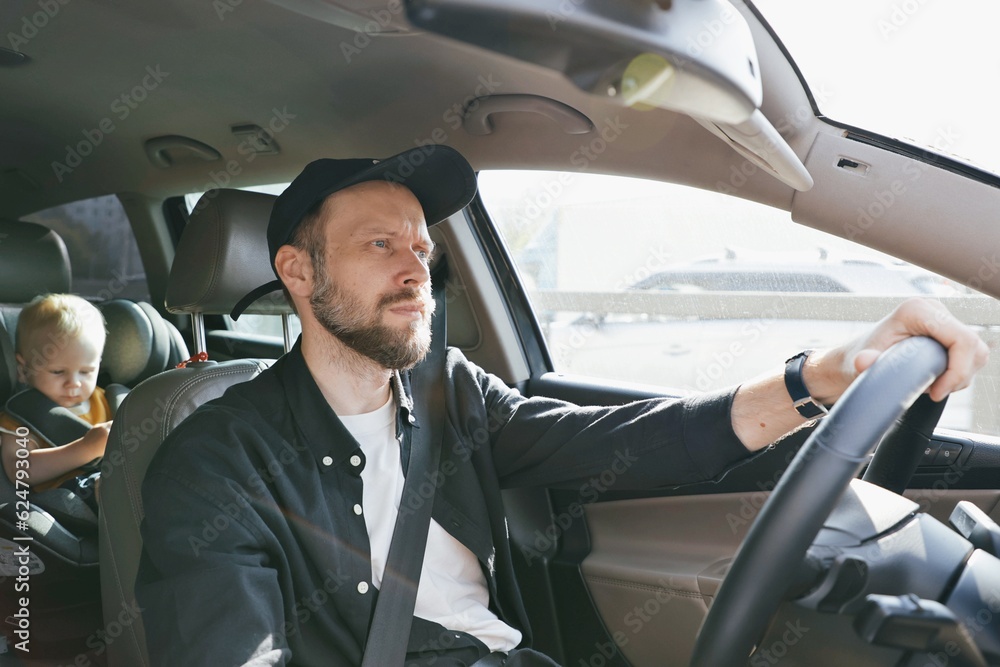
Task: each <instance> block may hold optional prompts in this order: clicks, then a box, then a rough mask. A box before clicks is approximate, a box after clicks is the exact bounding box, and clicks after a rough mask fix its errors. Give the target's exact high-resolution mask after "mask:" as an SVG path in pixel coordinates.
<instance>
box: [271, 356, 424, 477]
mask: <svg viewBox="0 0 1000 667" xmlns="http://www.w3.org/2000/svg"><path fill="white" fill-rule="evenodd" d="M280 376H281V382H282V384H283V385H284V389H285V392H284V393H285V398H286V400H287V401H288V407H289V410H290V411H291V413H292V418H293V421H294V423H295V425H296V428H297V429H298V431H299V433H300V434H301V435H302V437H303V438H304V439H305V444H306V446H308V447H309V449H310V450H311V451H312V453H313V456H315V457H316V461H317V463H318V464H319V469H320V470H327V469H329V468H330V467H332V466H341V465H347V467H348V468H350V469H352V470H356V471H357V473H358V474H360V471H361V470H362V469H363V468H364V465H363V463H362V465H360V466H352V465H350V460H351V458H352V457H353V456H360V457H361V460H362V462H363V461H364V453H363V452H362V451H361V446H360V445H359V444H358V442H357V441H356V440H355V439H354V437H353V436H352V435H351V433H350V431H348V430H347V427H345V426H344V424H343V422H341V421H340V418H339V417H337V414H336V413H335V412H334V411H333V408H331V407H330V404H329V403H327V402H326V398H324V397H323V392H321V391H320V389H319V385H317V384H316V380H315V379H314V378H313V376H312V373H311V372H310V370H309V367H308V366H307V365H306V360H305V357H304V356H303V355H302V338H301V337H299V339H298V340H297V341H296V342H295V345H294V346H293V347H292V349H291V350H290V351H289V352H288V354H286V355H285V356H284V363H283V364H281V368H280ZM406 380H407V379H406V378H403V377H402V375H401V374H400V373H399V372H398V371H396V372H394V373H393V374H392V380H391V381H390V386H391V388H392V393H393V396H394V397H395V401H396V406H397V411H399V412H401V413H402V418H403V419H404V420H406V421H408V422H409V423H411V424H414V423H415V420H414V418H413V399H412V398H411V397H410V394H409V383H408V382H407V381H406ZM327 457H330V458H331V459H332V461H333V463H332V465H329V464H327V463H324V460H325V459H326V458H327Z"/></svg>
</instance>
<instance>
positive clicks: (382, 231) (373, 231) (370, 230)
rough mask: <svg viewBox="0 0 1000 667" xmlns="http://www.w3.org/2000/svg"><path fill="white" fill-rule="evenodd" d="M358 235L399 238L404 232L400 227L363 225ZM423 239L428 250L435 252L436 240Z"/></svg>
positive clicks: (363, 236)
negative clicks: (389, 227) (401, 231)
mask: <svg viewBox="0 0 1000 667" xmlns="http://www.w3.org/2000/svg"><path fill="white" fill-rule="evenodd" d="M357 235H358V236H360V237H362V238H368V237H371V236H387V237H389V238H398V237H400V236H401V235H402V234H401V233H400V231H399V230H398V229H395V230H394V229H387V228H384V227H362V228H360V229H359V230H358V231H357ZM422 240H423V241H425V245H426V246H427V252H434V248H436V247H437V246H436V245H435V243H434V241H433V240H431V239H430V238H427V239H422Z"/></svg>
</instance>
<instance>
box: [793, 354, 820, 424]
mask: <svg viewBox="0 0 1000 667" xmlns="http://www.w3.org/2000/svg"><path fill="white" fill-rule="evenodd" d="M810 354H812V350H804V351H802V352H799V353H798V354H796V355H795V356H794V357H791V358H790V359H788V360H787V361H786V362H785V389H787V390H788V395H789V396H791V397H792V405H793V406H794V407H795V409H796V410H797V411H798V413H799V414H800V415H802V416H803V417H805V418H806V419H817V418H819V417H825V416H826V415H827V412H828V411H827V409H826V406H824V405H823V404H822V403H820V402H819V401H817V400H816V399H815V398H813V397H812V396H811V395H810V394H809V390H808V389H806V383H805V382H804V381H803V380H802V367H803V366H805V363H806V359H807V358H808V357H809V355H810Z"/></svg>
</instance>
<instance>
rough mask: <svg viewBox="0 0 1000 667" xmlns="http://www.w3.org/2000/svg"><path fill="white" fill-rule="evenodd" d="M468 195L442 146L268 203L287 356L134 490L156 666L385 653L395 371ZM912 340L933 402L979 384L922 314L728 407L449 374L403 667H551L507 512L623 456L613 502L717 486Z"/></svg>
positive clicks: (399, 434)
mask: <svg viewBox="0 0 1000 667" xmlns="http://www.w3.org/2000/svg"><path fill="white" fill-rule="evenodd" d="M475 189H476V179H475V173H474V172H473V170H472V168H471V167H470V165H469V164H468V163H467V162H466V160H465V159H464V158H463V157H462V156H461V155H459V154H458V153H457V152H456V151H454V150H453V149H450V148H448V147H444V146H436V147H434V148H433V150H431V151H427V150H426V148H421V149H414V150H410V151H406V152H404V153H401V154H399V155H396V156H393V157H391V158H387V159H385V160H381V161H378V160H371V159H355V160H332V159H323V160H317V161H315V162H312V163H310V164H309V165H308V166H307V167H306V168H305V169H304V170H303V172H302V173H301V174H300V175H299V176H298V177H297V178H296V179H295V180H294V181H293V182H292V183H291V184H290V185H289V186H288V188H287V189H286V190H285V191H284V192H283V193H282V194H281V195H280V196H279V197H278V199H277V201H276V202H275V205H274V208H273V211H272V214H271V218H270V222H269V226H268V232H267V242H268V248H269V251H270V256H271V260H272V265H273V268H274V271H275V274H276V276H277V277H278V279H279V280H280V286H281V287H283V288H284V290H285V291H286V293H287V295H288V298H289V299H290V300H291V302H292V303H293V304H294V307H295V309H296V311H297V313H298V315H299V317H300V319H301V322H302V335H301V337H300V339H299V340H298V342H297V343H296V345H295V346H294V348H293V349H292V350H291V351H290V352H289V353H288V354H286V355H285V356H283V357H282V358H281V359H279V360H278V361H277V362H276V363H275V364H274V365H273V366H272V367H271V368H270V369H268V370H266V371H264V372H263V373H262V374H261V375H260V376H259V377H257V378H255V379H254V380H252V381H250V382H247V383H244V384H241V385H236V386H234V387H232V388H231V389H229V390H228V391H227V392H226V394H225V395H224V396H223V397H222V398H220V399H217V400H215V401H212V402H210V403H208V404H206V405H204V406H202V407H201V408H199V409H198V410H197V411H196V412H195V413H194V414H192V415H191V417H189V418H188V419H187V420H186V421H185V422H184V423H182V424H181V425H180V426H179V427H178V428H177V429H176V430H175V431H174V432H173V433H172V434H171V435H170V436H169V438H168V439H167V440H166V441H165V442H164V443H163V445H162V446H161V448H160V450H159V451H158V453H157V455H156V457H155V458H154V460H153V462H152V463H151V464H150V466H149V470H148V473H147V477H146V480H145V482H144V485H143V500H144V504H145V511H146V516H145V521H144V523H143V528H142V532H143V540H144V551H143V556H142V561H141V564H140V569H139V575H138V580H137V583H136V597H137V599H138V602H139V604H140V605H141V607H142V608H143V609H144V619H145V627H146V632H147V642H148V645H149V653H150V656H151V658H152V659H153V661H154V663H156V664H163V665H194V664H214V665H232V664H253V665H345V666H346V665H359V664H361V662H362V657H363V655H364V654H365V650H366V644H369V643H371V642H377V641H380V638H379V637H369V629H370V624H371V621H372V616H373V610H374V609H375V607H376V599H377V596H378V592H379V589H380V588H381V585H382V583H383V580H384V578H385V577H386V562H387V557H388V553H389V548H390V544H391V543H392V538H393V527H394V525H395V522H396V518H397V514H398V513H399V507H400V498H401V497H402V491H403V487H404V483H405V480H406V471H407V469H408V465H409V462H410V461H411V459H412V457H411V447H410V446H411V443H412V442H413V440H414V431H415V430H416V429H420V428H423V427H425V425H424V424H422V423H420V421H421V420H419V419H418V418H417V417H416V416H415V414H414V412H415V410H414V407H415V404H417V403H418V402H420V401H421V400H422V397H421V396H420V395H414V394H412V393H411V391H410V386H411V385H410V372H409V371H410V369H412V368H414V367H415V366H416V365H417V364H419V363H420V361H421V360H422V359H423V358H424V357H425V355H426V354H427V352H428V350H429V348H430V345H431V326H430V322H431V314H432V312H433V310H434V301H433V299H432V295H431V282H430V264H431V261H432V257H433V255H434V252H435V249H434V243H433V241H432V240H431V238H430V236H429V234H428V226H429V225H433V224H436V223H437V222H440V221H441V220H444V219H446V218H447V217H449V216H450V215H452V214H453V213H456V212H457V211H460V210H461V209H462V208H463V207H464V206H465V205H466V204H467V203H468V202H469V201H470V200H471V199H472V197H473V196H474V194H475ZM270 287H271V286H268V288H270ZM265 289H267V288H265ZM918 335H926V336H931V337H933V338H935V339H937V340H938V341H939V342H940V343H941V344H942V345H943V346H945V348H946V349H947V350H948V368H947V370H946V372H945V373H943V374H942V375H941V376H940V377H939V378H938V379H937V380H936V381H935V382H934V383H933V384H932V385H931V387H930V389H929V393H930V395H931V397H932V398H933V399H935V400H941V399H943V398H944V397H945V396H946V395H947V394H949V393H950V392H952V391H955V390H958V389H961V388H963V387H965V386H967V385H968V384H969V382H970V381H971V378H972V376H973V374H974V373H975V371H976V370H978V369H979V368H980V367H982V366H983V365H984V364H985V362H986V357H987V354H988V351H987V348H986V346H985V344H984V343H983V342H982V341H981V340H980V339H979V338H978V337H977V336H976V334H975V333H974V332H972V331H971V330H970V329H969V328H967V327H966V326H964V325H963V324H961V323H960V322H959V321H958V320H957V319H955V318H954V317H953V316H952V315H951V314H950V313H948V312H947V310H945V309H944V307H943V306H941V305H940V304H939V303H937V302H934V301H930V300H922V299H914V300H910V301H907V302H905V303H904V304H902V305H901V306H900V307H899V308H897V309H896V310H894V311H893V312H892V313H890V314H889V315H888V316H887V317H886V318H885V319H883V320H882V321H880V322H878V323H877V324H876V325H874V326H873V327H872V328H871V329H870V330H869V331H868V332H867V333H866V334H865V335H863V336H861V337H860V338H858V339H855V340H853V341H850V342H847V343H845V344H844V345H842V346H840V347H837V348H833V349H828V350H818V351H815V352H811V353H808V354H801V355H796V356H795V357H793V358H792V359H790V360H789V364H788V367H787V368H786V369H780V368H779V369H776V372H775V373H774V374H773V375H770V376H767V377H763V378H758V379H756V380H753V381H750V382H747V383H744V384H742V385H740V386H739V387H737V388H732V389H728V390H724V391H718V392H713V393H709V394H703V395H698V396H692V397H685V398H681V399H649V400H643V401H637V402H634V403H629V404H627V405H622V406H614V407H579V406H575V405H572V404H569V403H565V402H562V401H558V400H554V399H549V398H544V397H533V398H526V397H524V396H522V395H521V394H520V393H519V392H517V391H516V390H513V389H510V388H508V387H507V386H505V385H504V384H503V383H502V382H501V381H500V380H499V379H498V378H496V377H494V376H492V375H490V374H488V373H486V372H485V371H483V370H482V369H480V368H478V367H476V366H475V365H473V364H472V363H470V362H469V361H467V360H466V359H465V357H464V356H463V355H462V354H461V352H460V351H458V350H454V349H452V350H449V351H448V353H447V358H446V361H445V363H444V379H445V380H444V397H445V406H446V414H444V415H443V419H444V423H445V428H444V429H443V430H444V439H443V442H442V445H441V454H440V462H439V464H438V468H437V469H438V470H439V471H441V472H442V474H441V475H440V477H439V479H440V480H441V482H440V484H438V488H437V490H436V496H435V497H434V501H433V509H432V512H431V520H430V527H429V529H428V530H427V545H426V549H425V555H424V560H423V564H422V566H421V569H420V576H419V583H418V586H417V589H416V602H415V610H414V613H413V622H412V627H411V629H410V632H409V639H408V644H407V657H406V663H405V664H407V665H432V664H433V665H455V666H459V665H472V664H474V663H476V662H477V661H479V660H484V661H488V662H483V663H480V664H491V665H499V664H506V665H508V667H517V666H519V665H553V664H555V663H554V662H552V661H551V660H550V659H549V658H547V657H545V656H543V655H541V654H540V653H537V652H535V651H532V650H531V649H530V646H531V632H530V628H529V626H528V622H527V617H526V614H525V610H524V606H523V603H522V600H521V596H520V593H519V591H518V587H517V582H516V581H515V578H514V569H513V561H512V554H511V545H510V541H509V538H508V534H507V526H506V520H505V516H504V508H503V502H502V497H501V493H500V492H501V489H502V488H507V487H516V486H529V485H531V486H569V487H578V486H579V485H580V484H581V483H584V482H586V480H588V479H590V478H591V477H593V476H595V475H600V473H601V472H603V471H605V470H607V469H609V468H611V466H612V465H614V464H615V462H616V461H620V460H622V457H623V456H624V457H627V460H629V461H635V463H634V464H632V465H628V466H624V470H622V468H623V466H618V467H616V468H615V470H616V471H618V470H622V472H621V473H620V474H619V475H617V481H616V486H615V488H618V489H629V488H658V487H669V486H674V485H678V484H682V483H688V482H695V481H702V480H709V479H715V478H717V477H719V476H720V475H722V474H724V473H725V471H726V470H727V469H728V468H729V467H730V466H732V465H734V464H736V463H738V462H740V461H742V460H743V459H745V458H746V457H747V456H750V455H751V454H752V453H753V452H756V451H759V450H761V449H763V448H765V447H767V446H768V445H769V444H770V443H773V442H774V441H776V440H778V439H779V438H780V437H781V436H783V435H785V434H786V433H789V432H791V431H793V430H795V429H797V428H799V427H800V426H801V425H803V424H804V423H806V422H807V421H809V419H810V418H812V417H815V416H817V415H818V414H820V413H821V412H822V411H821V410H820V409H819V408H818V407H817V406H820V405H829V404H832V403H834V402H835V401H836V400H837V398H838V397H839V396H840V395H841V394H842V393H843V392H844V391H845V390H846V389H847V388H848V386H849V385H850V384H851V382H852V381H853V380H854V379H855V378H856V377H857V375H858V374H859V373H860V372H861V371H863V370H864V369H866V368H867V367H868V366H870V365H871V364H872V363H874V361H875V359H876V358H877V357H878V355H879V354H880V353H881V352H883V351H884V350H886V349H888V348H889V347H890V346H892V345H893V344H894V343H896V342H898V341H900V340H902V339H904V338H907V337H910V336H918ZM789 352H795V351H794V350H791V351H789ZM786 377H787V378H790V379H791V381H792V384H787V385H786ZM790 387H794V388H798V387H801V388H802V389H801V391H802V392H804V393H805V395H804V396H798V395H796V396H793V395H791V394H790ZM792 391H795V389H792ZM206 523H207V525H211V526H215V527H216V530H214V531H212V533H211V535H210V536H208V537H211V539H208V537H207V536H206V535H205V532H204V530H203V525H205V524H206ZM504 661H506V663H504Z"/></svg>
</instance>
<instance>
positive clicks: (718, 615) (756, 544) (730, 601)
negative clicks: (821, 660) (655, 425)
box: [691, 337, 948, 667]
mask: <svg viewBox="0 0 1000 667" xmlns="http://www.w3.org/2000/svg"><path fill="white" fill-rule="evenodd" d="M947 363H948V355H947V352H945V350H944V348H943V347H942V346H941V345H940V344H939V343H938V342H937V341H935V340H932V339H930V338H924V337H916V338H907V339H905V340H903V341H901V342H899V343H897V344H896V345H894V346H892V347H891V348H890V349H888V350H886V351H885V352H884V353H883V354H882V355H880V356H879V358H878V360H877V361H876V362H875V363H874V364H873V365H872V367H871V368H869V369H868V370H867V371H865V372H864V373H863V374H862V375H861V376H860V377H859V378H858V379H857V380H856V381H855V382H854V383H853V384H852V385H851V387H850V388H849V389H848V390H847V392H845V393H844V395H843V396H842V397H841V398H840V400H839V401H837V403H836V405H835V406H834V408H833V409H832V410H831V411H830V414H829V416H827V417H826V418H825V419H824V420H823V421H822V422H821V424H820V426H819V427H818V428H817V429H816V430H815V431H814V432H813V433H812V435H811V436H810V437H809V439H808V440H806V443H805V444H804V445H803V446H802V449H800V450H799V453H798V454H797V455H796V457H795V459H794V460H793V461H792V463H791V465H790V466H789V467H788V470H787V471H786V472H785V474H784V475H782V477H781V481H780V482H779V483H778V485H777V486H776V487H775V489H774V491H773V493H772V494H771V497H770V498H769V499H768V501H767V502H766V503H765V504H764V507H763V508H762V510H761V512H760V514H759V515H758V517H757V520H756V521H755V522H754V524H753V526H751V528H750V532H749V533H748V534H747V537H746V539H745V540H744V542H743V544H742V545H741V546H740V549H739V550H738V551H737V553H736V556H735V558H734V559H733V563H732V566H731V567H730V569H729V572H728V574H727V575H726V577H725V579H723V581H722V586H721V587H720V588H719V592H718V595H717V596H716V598H715V601H714V602H713V603H712V606H711V607H710V608H709V611H708V616H707V617H706V618H705V623H704V624H703V625H702V627H701V631H700V632H699V634H698V639H697V641H696V643H695V648H694V653H693V654H692V658H691V667H718V666H719V665H745V664H746V663H747V660H748V659H749V656H750V651H751V650H752V649H753V647H754V644H755V642H756V641H757V640H758V639H759V638H760V636H761V635H762V634H763V632H764V630H765V629H766V627H767V625H768V623H769V622H770V619H771V617H772V616H773V614H774V612H775V611H776V610H777V609H778V605H779V604H780V603H781V600H782V597H783V594H784V592H785V590H786V588H787V583H788V580H787V576H788V572H792V571H794V570H795V568H796V567H797V566H798V565H799V564H800V563H801V562H802V559H803V558H805V555H806V551H807V550H808V548H809V546H810V545H811V544H812V543H813V541H814V540H815V539H816V535H817V534H818V533H819V531H820V528H822V526H823V523H824V521H825V520H826V518H827V516H829V514H830V512H831V511H832V510H833V508H834V507H835V506H836V504H837V502H838V500H839V499H840V496H841V495H842V494H843V492H844V490H845V489H846V488H847V485H848V484H849V483H850V481H851V479H853V478H854V477H855V475H856V474H857V472H858V469H859V468H860V466H861V465H862V464H863V463H864V461H865V460H866V459H867V456H868V454H869V453H870V452H871V451H872V450H873V449H874V448H875V445H876V444H878V441H879V439H880V438H881V437H882V435H883V434H884V433H885V432H886V431H887V430H888V429H889V428H890V427H891V426H892V424H893V422H894V421H895V420H896V419H897V418H898V417H899V416H900V415H901V414H902V413H903V411H904V410H905V409H906V408H907V406H909V405H910V404H911V403H913V401H914V400H915V399H916V398H917V397H918V396H920V394H922V393H923V392H924V390H926V389H927V387H928V386H930V384H931V382H933V381H934V379H935V378H936V377H937V376H938V375H940V374H941V373H943V372H944V370H945V368H946V367H947Z"/></svg>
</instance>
